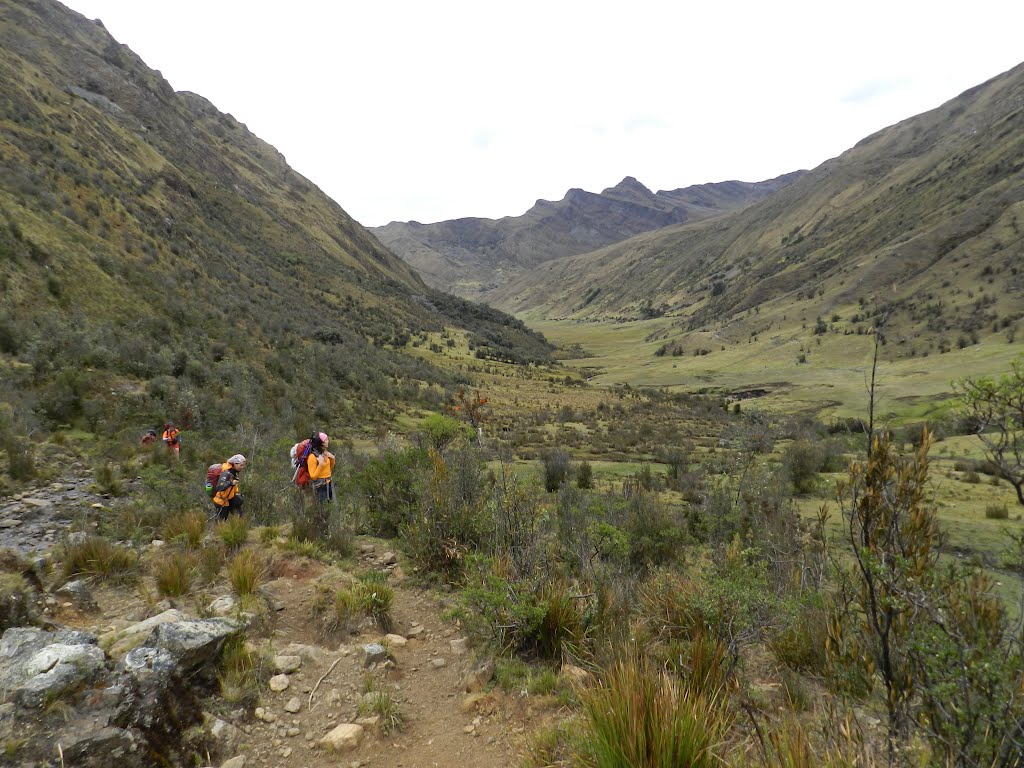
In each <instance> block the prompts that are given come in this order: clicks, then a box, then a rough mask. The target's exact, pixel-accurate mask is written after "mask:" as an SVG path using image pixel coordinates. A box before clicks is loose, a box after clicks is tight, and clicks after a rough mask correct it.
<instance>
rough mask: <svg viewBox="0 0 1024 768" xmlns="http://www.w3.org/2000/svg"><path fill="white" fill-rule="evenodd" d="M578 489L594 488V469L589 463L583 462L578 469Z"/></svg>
mask: <svg viewBox="0 0 1024 768" xmlns="http://www.w3.org/2000/svg"><path fill="white" fill-rule="evenodd" d="M576 487H577V488H593V487H594V468H593V467H591V466H590V462H589V461H584V462H581V463H580V465H579V467H577V469H576Z"/></svg>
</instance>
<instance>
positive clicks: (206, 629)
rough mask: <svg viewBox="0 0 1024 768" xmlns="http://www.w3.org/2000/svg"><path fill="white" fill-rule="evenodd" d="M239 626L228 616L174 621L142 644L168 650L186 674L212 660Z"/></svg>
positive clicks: (152, 634)
mask: <svg viewBox="0 0 1024 768" xmlns="http://www.w3.org/2000/svg"><path fill="white" fill-rule="evenodd" d="M241 628H242V625H241V624H240V623H239V622H237V621H233V620H231V619H195V620H189V621H175V622H170V623H167V624H161V625H159V626H158V627H156V628H155V629H154V630H153V631H152V633H151V634H150V635H149V637H148V638H147V639H146V642H145V643H143V645H144V646H148V647H150V648H159V649H162V650H164V651H167V653H169V654H170V655H171V657H172V658H173V659H174V660H175V662H176V663H177V664H178V665H179V666H180V667H181V669H182V671H183V672H186V673H187V672H192V671H194V670H197V669H199V668H200V667H202V666H204V665H206V664H210V663H211V662H213V661H215V660H216V658H217V656H218V655H219V654H220V651H221V648H223V647H224V641H225V640H227V638H228V637H230V636H231V635H233V634H234V633H235V632H237V631H238V630H239V629H241Z"/></svg>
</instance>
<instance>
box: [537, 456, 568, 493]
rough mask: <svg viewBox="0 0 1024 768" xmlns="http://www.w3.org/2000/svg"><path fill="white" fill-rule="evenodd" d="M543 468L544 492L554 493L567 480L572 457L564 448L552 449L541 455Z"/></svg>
mask: <svg viewBox="0 0 1024 768" xmlns="http://www.w3.org/2000/svg"><path fill="white" fill-rule="evenodd" d="M541 464H542V465H543V468H544V490H546V491H547V492H548V493H554V492H555V491H557V490H558V489H559V488H561V487H562V484H563V483H565V482H566V481H567V480H568V479H569V473H570V471H571V469H572V457H571V456H570V455H569V452H568V451H566V450H565V449H564V448H552V449H551V450H547V451H545V452H544V453H543V454H542V455H541Z"/></svg>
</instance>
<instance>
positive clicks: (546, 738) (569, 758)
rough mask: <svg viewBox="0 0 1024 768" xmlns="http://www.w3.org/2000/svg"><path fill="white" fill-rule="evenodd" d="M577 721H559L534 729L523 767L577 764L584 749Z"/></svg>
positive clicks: (533, 767) (546, 767) (543, 767)
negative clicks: (578, 756) (576, 725)
mask: <svg viewBox="0 0 1024 768" xmlns="http://www.w3.org/2000/svg"><path fill="white" fill-rule="evenodd" d="M579 742H580V737H579V732H578V730H577V729H576V728H575V723H573V722H568V723H557V724H555V725H552V726H549V727H547V728H539V729H537V730H536V731H534V732H533V733H532V734H531V735H530V738H529V740H528V742H527V744H526V754H525V756H524V757H523V762H522V766H523V768H554V766H571V765H576V762H574V760H577V759H578V758H577V755H578V754H579V753H580V752H581V751H582V745H581V744H580V743H579Z"/></svg>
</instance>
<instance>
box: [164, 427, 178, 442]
mask: <svg viewBox="0 0 1024 768" xmlns="http://www.w3.org/2000/svg"><path fill="white" fill-rule="evenodd" d="M180 434H181V430H180V429H178V428H177V427H172V428H171V429H165V430H164V438H163V439H164V442H165V443H169V444H171V445H174V444H175V443H176V442H178V435H180Z"/></svg>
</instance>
